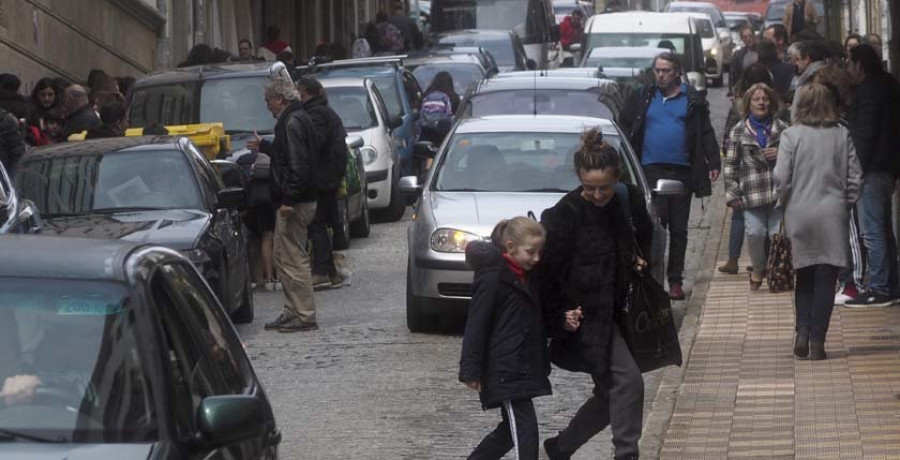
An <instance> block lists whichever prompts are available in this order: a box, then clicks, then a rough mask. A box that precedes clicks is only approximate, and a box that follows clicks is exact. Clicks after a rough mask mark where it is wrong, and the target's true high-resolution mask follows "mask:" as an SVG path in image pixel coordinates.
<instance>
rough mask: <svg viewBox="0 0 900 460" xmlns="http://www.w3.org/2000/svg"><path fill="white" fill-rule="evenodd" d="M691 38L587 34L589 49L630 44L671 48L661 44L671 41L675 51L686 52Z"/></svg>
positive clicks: (660, 35)
mask: <svg viewBox="0 0 900 460" xmlns="http://www.w3.org/2000/svg"><path fill="white" fill-rule="evenodd" d="M688 40H689V38H688V36H687V35H684V34H662V33H634V34H625V33H614V34H613V33H596V34H589V35H588V36H587V49H591V48H599V47H605V46H630V47H639V48H669V49H671V48H670V47H668V46H660V43H662V44H663V45H666V43H665V42H669V43H671V44H672V46H673V47H675V53H677V54H681V55H683V54H685V45H686V44H687V42H688Z"/></svg>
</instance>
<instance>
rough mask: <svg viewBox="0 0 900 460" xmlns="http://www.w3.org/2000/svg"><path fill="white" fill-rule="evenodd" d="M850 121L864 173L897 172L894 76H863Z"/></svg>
mask: <svg viewBox="0 0 900 460" xmlns="http://www.w3.org/2000/svg"><path fill="white" fill-rule="evenodd" d="M849 122H850V136H851V137H852V138H853V144H854V145H855V147H856V156H858V157H859V162H860V164H861V165H862V170H863V173H864V174H865V173H867V172H869V171H882V172H890V173H893V174H894V175H896V174H898V173H900V155H898V153H897V148H898V146H900V84H898V82H897V79H896V78H894V76H893V75H891V74H889V73H887V72H883V73H881V74H879V75H869V76H866V78H865V79H864V80H863V81H862V83H861V84H860V85H859V86H858V87H857V92H856V106H855V108H854V109H853V112H852V113H851V115H850V120H849Z"/></svg>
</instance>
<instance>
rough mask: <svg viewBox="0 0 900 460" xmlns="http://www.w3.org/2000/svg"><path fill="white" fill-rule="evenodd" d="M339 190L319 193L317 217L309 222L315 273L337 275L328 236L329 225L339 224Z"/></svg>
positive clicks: (313, 270)
mask: <svg viewBox="0 0 900 460" xmlns="http://www.w3.org/2000/svg"><path fill="white" fill-rule="evenodd" d="M337 207H338V206H337V191H336V190H334V191H326V192H320V193H319V199H318V201H317V204H316V217H315V218H314V219H313V221H312V223H311V224H309V239H310V241H312V246H313V247H312V249H313V267H312V272H313V275H322V276H328V277H331V276H335V275H336V274H337V269H336V268H335V267H334V252H332V248H331V239H330V238H328V227H330V226H331V225H338V222H339V221H340V219H338V215H337V214H338V209H337Z"/></svg>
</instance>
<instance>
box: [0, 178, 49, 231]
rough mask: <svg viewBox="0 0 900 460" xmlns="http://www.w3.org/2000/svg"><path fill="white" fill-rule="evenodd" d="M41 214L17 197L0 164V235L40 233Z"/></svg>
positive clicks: (29, 203)
mask: <svg viewBox="0 0 900 460" xmlns="http://www.w3.org/2000/svg"><path fill="white" fill-rule="evenodd" d="M40 231H41V214H40V212H39V211H38V209H37V207H36V206H35V205H34V203H32V202H31V200H27V199H24V198H22V197H21V196H19V193H18V192H17V191H16V189H15V188H14V187H13V185H12V181H10V180H9V175H7V173H6V169H5V168H4V167H3V165H2V164H0V234H3V233H40Z"/></svg>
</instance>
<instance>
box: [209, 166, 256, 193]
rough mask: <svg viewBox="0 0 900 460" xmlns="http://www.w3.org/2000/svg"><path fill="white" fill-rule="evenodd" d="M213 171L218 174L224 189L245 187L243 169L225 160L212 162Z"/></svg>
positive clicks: (245, 180)
mask: <svg viewBox="0 0 900 460" xmlns="http://www.w3.org/2000/svg"><path fill="white" fill-rule="evenodd" d="M210 163H212V166H213V169H215V170H216V173H218V174H219V177H220V178H221V179H222V182H223V183H224V184H225V186H226V187H241V188H245V187H247V177H246V175H245V172H244V168H242V167H240V166H239V165H237V164H235V163H232V162H230V161H226V160H212V161H210Z"/></svg>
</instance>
